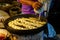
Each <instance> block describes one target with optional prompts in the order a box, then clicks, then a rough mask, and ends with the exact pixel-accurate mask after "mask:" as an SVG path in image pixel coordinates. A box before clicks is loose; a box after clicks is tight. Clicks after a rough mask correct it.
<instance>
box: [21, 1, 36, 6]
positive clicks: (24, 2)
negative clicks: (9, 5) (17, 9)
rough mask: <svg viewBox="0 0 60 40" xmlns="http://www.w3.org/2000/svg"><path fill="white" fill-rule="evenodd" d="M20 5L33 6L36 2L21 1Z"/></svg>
mask: <svg viewBox="0 0 60 40" xmlns="http://www.w3.org/2000/svg"><path fill="white" fill-rule="evenodd" d="M20 3H22V4H26V5H31V6H32V4H33V3H35V2H34V1H32V0H20Z"/></svg>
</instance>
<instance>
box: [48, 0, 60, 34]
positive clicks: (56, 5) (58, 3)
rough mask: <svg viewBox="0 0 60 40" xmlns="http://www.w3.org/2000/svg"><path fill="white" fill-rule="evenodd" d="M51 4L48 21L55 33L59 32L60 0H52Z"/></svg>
mask: <svg viewBox="0 0 60 40" xmlns="http://www.w3.org/2000/svg"><path fill="white" fill-rule="evenodd" d="M52 4H53V7H51V8H50V11H49V16H48V22H49V23H51V24H52V25H53V27H54V28H55V30H56V32H57V34H60V0H53V1H52ZM51 6H52V5H51Z"/></svg>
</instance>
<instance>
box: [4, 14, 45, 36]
mask: <svg viewBox="0 0 60 40" xmlns="http://www.w3.org/2000/svg"><path fill="white" fill-rule="evenodd" d="M21 17H26V18H28V17H38V15H33V14H21V15H17V16H13V17H10V18H8V19H7V20H5V22H4V25H5V28H6V29H7V30H8V31H9V32H11V33H13V34H18V35H30V34H31V35H32V34H36V33H39V32H40V31H42V30H44V29H45V28H46V24H45V25H43V26H42V27H40V28H36V29H31V30H15V29H13V28H11V27H9V26H8V23H9V22H10V21H12V20H14V19H16V18H21Z"/></svg>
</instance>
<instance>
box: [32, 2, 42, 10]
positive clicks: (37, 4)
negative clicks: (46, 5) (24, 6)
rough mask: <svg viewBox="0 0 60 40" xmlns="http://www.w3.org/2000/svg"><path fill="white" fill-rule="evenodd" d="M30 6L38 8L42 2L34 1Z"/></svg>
mask: <svg viewBox="0 0 60 40" xmlns="http://www.w3.org/2000/svg"><path fill="white" fill-rule="evenodd" d="M32 7H33V8H34V9H36V10H38V9H39V8H41V7H42V3H40V2H35V3H33V4H32Z"/></svg>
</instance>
